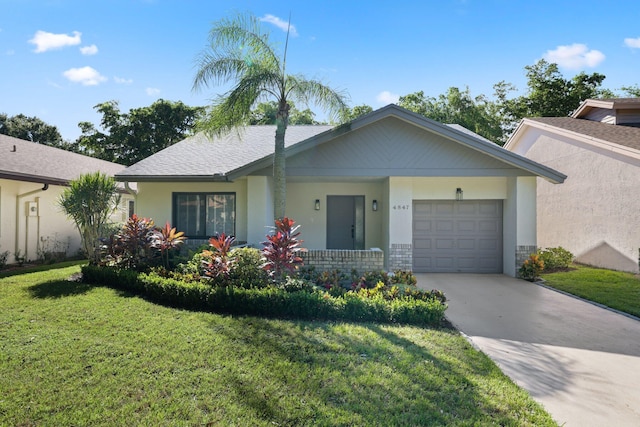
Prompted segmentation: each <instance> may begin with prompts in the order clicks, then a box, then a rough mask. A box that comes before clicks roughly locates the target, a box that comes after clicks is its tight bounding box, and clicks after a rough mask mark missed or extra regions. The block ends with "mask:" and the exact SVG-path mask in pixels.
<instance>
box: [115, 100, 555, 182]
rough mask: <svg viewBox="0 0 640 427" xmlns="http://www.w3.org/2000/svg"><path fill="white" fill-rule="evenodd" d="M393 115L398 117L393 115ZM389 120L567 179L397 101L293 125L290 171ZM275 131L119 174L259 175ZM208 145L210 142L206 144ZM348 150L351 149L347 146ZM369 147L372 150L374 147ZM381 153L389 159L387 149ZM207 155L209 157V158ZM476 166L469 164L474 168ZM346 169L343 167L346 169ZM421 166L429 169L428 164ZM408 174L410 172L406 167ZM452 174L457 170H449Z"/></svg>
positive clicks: (479, 154)
mask: <svg viewBox="0 0 640 427" xmlns="http://www.w3.org/2000/svg"><path fill="white" fill-rule="evenodd" d="M391 118H393V120H387V119H391ZM383 122H384V123H388V124H391V123H392V124H393V126H394V129H396V130H397V129H398V128H403V132H409V133H411V132H414V133H420V134H422V135H423V136H422V140H424V133H425V132H428V133H429V134H430V135H432V136H433V138H434V140H437V141H439V143H441V144H443V143H446V144H453V145H450V147H454V148H455V149H459V148H462V149H463V150H462V151H464V152H465V155H466V156H467V157H473V158H474V160H475V162H476V163H475V164H477V162H478V161H479V160H480V159H482V161H484V162H485V166H487V168H489V167H493V168H494V169H496V168H497V169H500V168H502V169H506V168H511V169H513V170H514V171H515V170H518V171H519V172H517V173H518V174H520V175H527V174H529V175H537V176H541V177H543V178H545V179H548V180H549V181H552V182H562V181H563V180H564V179H565V178H566V177H565V176H564V175H563V174H561V173H559V172H557V171H555V170H553V169H551V168H548V167H546V166H543V165H540V164H538V163H536V162H534V161H532V160H529V159H526V158H524V157H522V156H519V155H517V154H515V153H512V152H509V151H507V150H505V149H503V148H502V147H500V146H498V145H497V144H494V143H492V142H489V141H488V140H485V139H483V138H478V137H476V136H474V135H475V134H470V133H469V132H463V131H460V130H458V129H455V128H453V127H451V126H447V125H444V124H441V123H438V122H435V121H433V120H430V119H427V118H425V117H424V116H421V115H419V114H416V113H413V112H410V111H408V110H405V109H404V108H401V107H398V106H396V105H393V104H391V105H388V106H386V107H383V108H381V109H379V110H376V111H373V112H372V113H369V114H367V115H365V116H362V117H359V118H357V119H355V120H353V121H351V122H349V123H346V124H344V125H340V126H337V127H334V128H331V127H329V126H290V127H289V128H287V133H286V139H285V146H286V149H285V153H286V156H287V158H289V159H291V162H289V163H290V164H289V165H288V166H287V173H288V174H289V173H291V172H292V170H291V167H292V166H295V162H296V161H297V160H296V158H298V159H302V158H303V157H306V158H309V157H310V155H312V154H313V153H314V152H315V151H317V150H323V149H324V148H325V147H321V146H322V145H324V144H329V145H331V143H332V142H336V141H338V140H343V141H347V140H348V139H347V137H349V138H354V135H356V134H357V133H359V134H363V133H366V132H367V130H366V128H367V127H368V126H370V125H373V124H376V123H378V124H380V123H383ZM376 129H377V132H379V133H382V134H386V141H393V139H394V135H393V132H392V129H386V128H385V127H384V126H376ZM274 133H275V126H250V127H247V128H245V129H244V131H243V133H242V134H241V135H240V136H238V135H237V134H229V135H227V136H226V137H224V138H216V139H214V140H208V139H207V138H205V137H204V136H203V135H197V136H195V137H192V138H188V139H187V140H184V141H181V142H179V143H177V144H175V145H174V146H172V147H169V148H167V149H165V150H163V151H161V152H159V153H156V154H154V155H153V156H150V157H149V158H147V159H145V160H143V161H141V162H139V163H136V164H135V165H133V166H131V167H129V168H127V169H126V170H125V171H123V172H122V173H119V174H117V175H116V178H117V179H119V180H122V181H136V180H138V181H150V180H191V181H196V180H200V181H202V180H212V179H216V177H217V179H221V180H234V179H237V178H240V177H242V176H246V175H250V174H254V173H258V174H259V173H262V172H261V171H262V170H264V169H266V168H268V167H270V166H271V165H272V163H273V144H274ZM361 139H362V138H361V137H360V140H361ZM207 141H212V142H207ZM243 141H244V142H243ZM206 144H210V145H209V146H206ZM211 144H213V147H212V146H211ZM456 144H457V145H456ZM387 145H388V147H386V146H385V144H378V145H377V146H376V148H377V149H378V150H383V149H385V147H386V149H391V150H392V149H393V148H392V147H391V145H390V144H387ZM207 148H208V149H207ZM345 149H347V148H346V147H345ZM421 149H422V150H425V149H427V147H426V146H424V145H423V146H422V147H421ZM365 150H367V147H366V146H360V147H359V150H357V151H356V152H352V153H351V154H350V155H347V156H345V158H346V159H348V160H349V161H350V162H358V161H359V160H360V157H361V156H362V153H363V151H365ZM368 151H371V149H370V148H369V149H368ZM365 152H366V151H365ZM472 152H473V155H472V154H471V153H472ZM303 153H304V154H303ZM369 154H371V153H369ZM375 155H377V156H382V158H384V154H379V153H378V154H375ZM207 159H208V160H209V162H207V161H206V160H207ZM183 162H184V163H183ZM487 162H488V163H487ZM489 163H490V166H489ZM458 164H460V162H458ZM344 166H346V165H344ZM432 166H437V165H432ZM471 166H472V165H471V164H469V167H470V168H471ZM344 169H345V168H341V170H344ZM346 169H348V167H346ZM394 169H395V170H396V171H399V170H401V169H402V168H401V165H400V162H396V167H395V168H394ZM405 169H406V168H405ZM421 169H422V170H423V171H424V168H421ZM318 170H320V168H318V169H317V171H318ZM318 173H319V172H318ZM327 173H329V172H328V169H325V172H323V174H327ZM405 173H407V172H406V170H405ZM423 173H424V172H423ZM446 173H447V172H443V169H442V168H441V169H440V173H438V175H440V176H442V175H443V174H446ZM449 173H453V172H451V171H449ZM456 173H457V172H456Z"/></svg>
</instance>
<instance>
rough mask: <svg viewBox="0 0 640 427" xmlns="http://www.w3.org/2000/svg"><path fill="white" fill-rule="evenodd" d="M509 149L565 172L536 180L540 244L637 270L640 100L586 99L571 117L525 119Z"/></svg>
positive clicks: (597, 263) (587, 260) (581, 258)
mask: <svg viewBox="0 0 640 427" xmlns="http://www.w3.org/2000/svg"><path fill="white" fill-rule="evenodd" d="M505 148H507V149H508V150H510V151H512V152H514V153H517V154H520V155H522V156H525V157H527V158H529V159H531V160H534V161H536V162H538V163H542V164H544V165H546V166H548V167H551V168H554V169H557V170H560V171H562V172H563V173H565V174H567V176H568V178H567V180H566V181H565V183H564V184H563V185H557V186H555V185H549V184H548V183H546V182H543V181H541V180H539V186H538V245H539V246H541V247H557V246H562V247H564V248H566V249H568V250H570V251H571V252H573V253H574V255H576V257H577V258H576V259H577V261H579V262H583V263H585V264H591V265H595V266H599V267H605V268H611V269H615V270H623V271H631V272H638V250H639V248H640V215H638V212H639V211H640V198H638V188H640V98H631V99H588V100H586V101H585V102H583V103H582V104H581V105H580V107H579V108H578V109H577V110H576V111H575V113H573V114H572V115H571V117H538V118H528V119H524V120H523V121H522V122H521V123H520V125H519V126H518V128H517V129H516V131H515V132H514V134H513V135H512V136H511V138H510V139H509V141H508V142H507V144H506V145H505Z"/></svg>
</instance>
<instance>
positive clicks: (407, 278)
mask: <svg viewBox="0 0 640 427" xmlns="http://www.w3.org/2000/svg"><path fill="white" fill-rule="evenodd" d="M391 283H392V284H396V285H399V284H404V285H410V286H415V285H417V284H418V279H416V276H414V275H413V272H411V271H407V270H396V271H394V272H393V276H391Z"/></svg>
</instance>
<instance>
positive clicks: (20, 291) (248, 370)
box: [0, 266, 555, 426]
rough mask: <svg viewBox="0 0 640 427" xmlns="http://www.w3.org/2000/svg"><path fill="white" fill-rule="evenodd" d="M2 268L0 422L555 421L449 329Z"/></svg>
mask: <svg viewBox="0 0 640 427" xmlns="http://www.w3.org/2000/svg"><path fill="white" fill-rule="evenodd" d="M78 271H79V267H78V266H71V267H66V268H61V269H57V270H48V271H44V272H36V273H27V274H22V275H15V276H11V277H7V278H3V279H0V302H1V305H2V311H1V312H0V379H1V380H0V425H22V426H27V425H29V426H30V425H38V426H60V425H91V426H99V425H108V426H117V425H188V426H192V425H222V426H234V425H235V426H249V425H250V426H298V425H314V426H316V425H320V426H395V425H407V426H410V425H430V426H431V425H433V426H437V425H441V426H444V425H446V426H449V425H461V426H471V425H509V426H522V425H531V426H533V425H535V426H544V425H555V424H554V422H553V421H552V420H551V418H550V417H549V415H548V414H547V413H546V412H544V410H543V409H542V408H541V407H540V406H539V405H538V404H537V403H535V402H534V401H533V400H532V399H531V398H530V397H529V396H528V394H526V393H525V392H524V391H522V390H521V389H519V388H518V387H517V386H516V385H515V384H513V383H512V382H511V381H510V380H509V379H508V378H507V377H505V376H504V375H503V374H502V373H501V372H500V370H499V369H498V368H497V367H496V366H495V365H494V364H493V363H492V362H491V361H490V360H489V359H488V358H487V357H486V356H485V355H483V354H482V353H479V352H477V351H476V350H474V349H473V348H472V347H471V346H470V345H469V344H468V343H467V341H466V340H465V339H464V338H462V337H461V336H460V335H459V334H458V333H457V332H456V331H453V330H448V329H439V330H436V329H423V328H418V327H408V326H396V325H393V326H390V325H379V324H373V323H364V324H350V323H330V322H302V321H283V320H266V319H261V318H255V317H230V316H220V315H216V314H211V313H202V312H191V311H182V310H176V309H172V308H168V307H163V306H160V305H154V304H151V303H149V302H148V301H146V300H144V299H142V298H138V297H132V296H131V295H129V294H126V293H121V292H118V291H115V290H113V289H110V288H106V287H93V286H89V285H86V284H82V283H76V282H70V281H67V280H66V279H67V278H68V277H69V276H70V275H71V274H73V273H76V272H78Z"/></svg>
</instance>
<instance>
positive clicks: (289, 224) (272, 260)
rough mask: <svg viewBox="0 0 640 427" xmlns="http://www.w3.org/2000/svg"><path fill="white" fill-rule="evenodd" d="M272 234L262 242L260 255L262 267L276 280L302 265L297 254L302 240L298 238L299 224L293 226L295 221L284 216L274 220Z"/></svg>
mask: <svg viewBox="0 0 640 427" xmlns="http://www.w3.org/2000/svg"><path fill="white" fill-rule="evenodd" d="M275 224H276V225H275V227H274V230H273V234H270V235H267V240H266V241H265V242H263V243H262V244H263V245H264V248H263V249H262V256H263V257H264V259H265V263H264V265H263V268H264V269H265V270H266V271H267V272H268V273H269V275H270V276H271V277H272V278H274V279H275V280H276V281H278V280H281V279H282V277H283V276H284V275H285V274H286V273H287V272H288V273H294V272H295V271H296V269H297V268H298V267H299V266H301V265H302V258H300V257H299V256H298V252H299V251H300V250H301V248H300V245H301V244H302V242H303V241H302V240H298V236H300V232H299V231H298V229H299V228H300V226H299V225H296V226H295V227H294V226H293V225H294V224H295V221H294V220H292V219H290V218H287V217H284V218H282V219H277V220H276V221H275Z"/></svg>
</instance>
